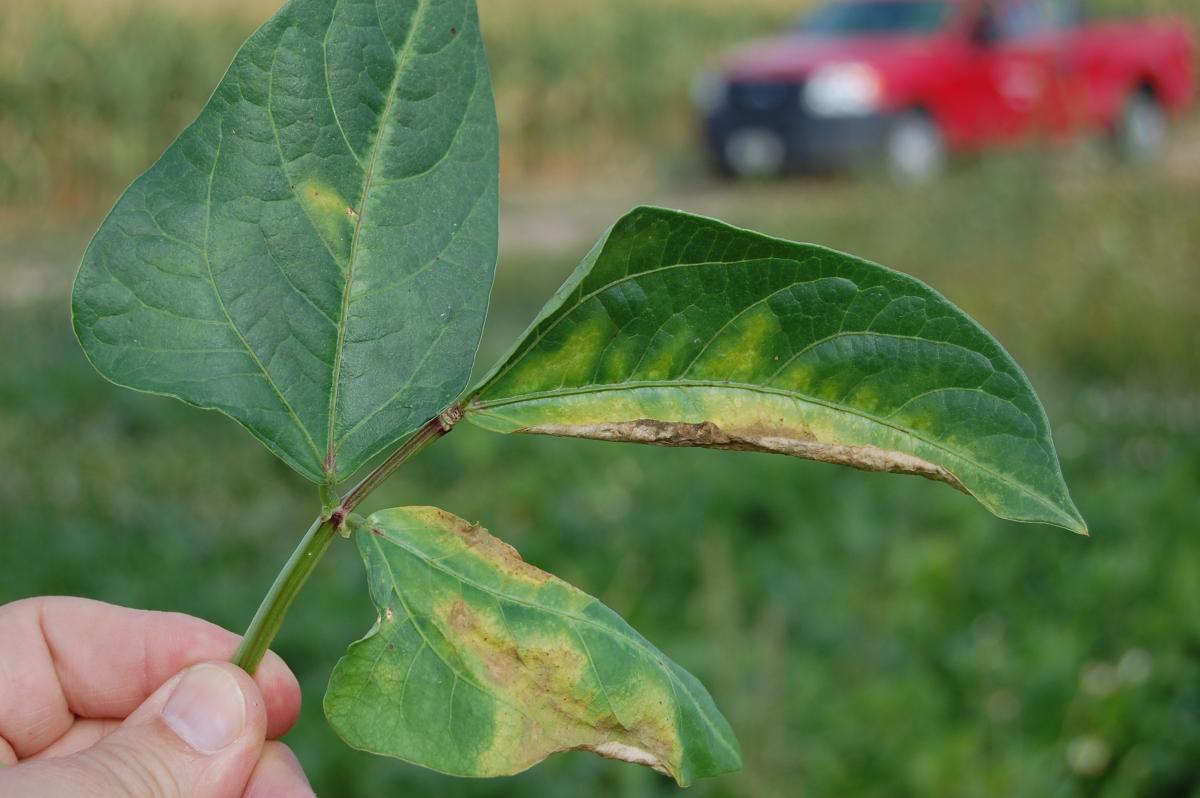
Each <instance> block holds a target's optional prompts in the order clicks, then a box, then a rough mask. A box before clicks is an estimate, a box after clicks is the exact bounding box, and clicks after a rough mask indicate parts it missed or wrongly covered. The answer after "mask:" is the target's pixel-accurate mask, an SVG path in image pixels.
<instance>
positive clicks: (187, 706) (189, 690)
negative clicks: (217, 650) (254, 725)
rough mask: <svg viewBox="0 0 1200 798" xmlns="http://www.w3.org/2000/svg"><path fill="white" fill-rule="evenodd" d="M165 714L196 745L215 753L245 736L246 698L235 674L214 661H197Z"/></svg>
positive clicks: (165, 710)
mask: <svg viewBox="0 0 1200 798" xmlns="http://www.w3.org/2000/svg"><path fill="white" fill-rule="evenodd" d="M162 718H163V722H165V723H166V724H167V726H169V727H170V728H171V731H173V732H175V733H176V734H177V735H179V738H180V739H181V740H183V741H184V742H185V743H187V744H188V745H190V746H191V747H192V748H194V749H196V750H197V751H200V752H201V753H205V754H215V753H216V752H217V751H220V750H222V749H224V748H228V747H229V746H230V745H233V743H234V742H235V741H236V740H237V739H238V738H239V737H241V736H242V731H243V730H244V729H245V727H246V700H245V699H244V698H243V697H242V689H241V688H240V687H239V686H238V683H237V679H235V678H233V676H231V675H230V674H228V673H226V672H225V671H223V670H221V669H220V668H218V667H215V666H213V665H197V666H196V667H194V668H192V669H191V670H190V671H188V672H187V673H185V674H184V675H183V678H182V679H181V680H180V681H179V684H178V685H177V686H176V687H175V692H173V693H171V697H170V699H168V700H167V705H166V706H164V707H163V710H162Z"/></svg>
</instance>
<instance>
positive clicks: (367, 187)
mask: <svg viewBox="0 0 1200 798" xmlns="http://www.w3.org/2000/svg"><path fill="white" fill-rule="evenodd" d="M417 3H418V5H417V11H416V13H415V14H414V15H413V20H412V24H411V26H410V27H409V30H408V35H407V36H406V37H405V40H404V46H403V47H402V48H401V51H400V52H399V53H397V54H396V67H395V74H394V75H393V76H392V85H391V87H390V88H389V89H388V96H387V99H386V101H385V102H384V105H383V110H382V111H381V112H380V115H379V119H380V122H379V130H378V131H377V132H376V135H375V141H374V143H373V144H372V145H371V157H370V166H369V168H368V169H367V171H366V174H365V175H364V178H363V190H362V195H361V196H360V197H359V201H358V220H357V222H356V223H355V226H354V238H353V240H352V242H351V244H350V258H349V260H348V262H347V264H346V281H345V283H344V285H343V288H342V308H341V313H340V315H339V317H338V340H337V346H336V348H335V350H334V356H333V380H332V382H331V383H330V390H329V427H328V430H327V437H326V451H325V458H324V470H325V477H326V479H331V478H333V477H334V475H335V474H336V473H337V451H338V449H337V445H336V442H335V439H334V434H335V432H336V429H337V405H338V393H339V388H340V382H341V372H342V362H343V360H344V352H345V347H346V332H347V327H348V325H347V324H346V317H347V315H348V314H349V312H350V304H351V301H352V296H353V293H354V272H355V267H356V266H357V262H358V245H359V240H360V238H361V236H362V229H363V223H364V222H365V221H366V218H367V211H368V207H367V202H368V200H369V198H370V195H371V188H372V184H373V182H374V179H375V170H376V169H377V168H378V165H379V156H380V154H381V153H382V151H383V142H384V139H385V138H386V133H387V130H388V125H389V122H390V118H391V115H392V109H393V107H394V105H395V102H396V92H397V91H398V90H399V88H400V80H401V78H402V77H403V76H404V72H405V68H406V67H407V65H408V59H409V56H411V54H412V48H413V45H414V43H415V41H416V37H417V31H419V30H420V29H421V27H422V26H423V25H424V24H425V12H426V10H427V9H428V8H429V3H428V0H417ZM335 10H336V7H335ZM376 19H377V21H379V23H380V29H381V30H382V20H380V19H379V17H378V7H377V8H376ZM330 24H331V25H332V21H331V23H330ZM327 85H328V84H327ZM331 108H332V104H331ZM333 113H334V115H335V116H336V114H337V109H336V108H333ZM339 126H340V125H339ZM351 153H352V154H354V151H353V148H351Z"/></svg>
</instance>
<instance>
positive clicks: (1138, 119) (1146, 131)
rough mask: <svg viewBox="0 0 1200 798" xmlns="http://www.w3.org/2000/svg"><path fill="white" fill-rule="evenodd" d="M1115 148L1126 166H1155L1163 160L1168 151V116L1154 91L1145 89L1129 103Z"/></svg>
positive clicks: (1115, 137)
mask: <svg viewBox="0 0 1200 798" xmlns="http://www.w3.org/2000/svg"><path fill="white" fill-rule="evenodd" d="M1113 144H1114V145H1115V146H1116V150H1117V155H1118V156H1119V157H1120V158H1121V160H1123V161H1125V162H1126V163H1131V164H1148V163H1155V162H1157V161H1159V160H1160V159H1161V158H1162V157H1163V153H1164V152H1166V149H1167V114H1166V111H1165V110H1164V109H1163V107H1162V104H1161V103H1160V102H1159V101H1158V98H1157V97H1155V96H1154V92H1153V91H1151V90H1150V89H1148V88H1141V89H1139V90H1138V91H1136V92H1134V93H1133V94H1131V95H1130V96H1129V99H1127V100H1126V101H1125V107H1124V108H1122V109H1121V116H1120V118H1119V119H1118V120H1117V124H1116V127H1115V129H1114V130H1113Z"/></svg>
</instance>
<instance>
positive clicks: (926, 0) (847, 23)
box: [796, 0, 947, 38]
mask: <svg viewBox="0 0 1200 798" xmlns="http://www.w3.org/2000/svg"><path fill="white" fill-rule="evenodd" d="M946 12H947V5H946V2H945V0H851V1H850V2H845V1H843V2H839V3H832V4H830V5H827V6H825V7H823V8H821V9H819V10H817V11H816V12H814V13H812V14H809V15H807V16H805V17H802V18H801V20H800V22H799V23H798V24H797V25H796V30H797V31H798V32H800V33H804V34H806V35H809V36H824V37H831V38H837V37H857V36H904V35H908V36H912V35H921V34H928V33H934V32H935V31H937V30H939V29H940V28H941V27H942V24H943V23H944V22H945V20H946V17H947V13H946Z"/></svg>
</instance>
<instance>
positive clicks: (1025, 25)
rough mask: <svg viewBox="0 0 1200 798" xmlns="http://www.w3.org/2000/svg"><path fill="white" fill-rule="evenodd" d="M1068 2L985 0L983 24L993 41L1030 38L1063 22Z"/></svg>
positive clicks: (982, 13) (1055, 27)
mask: <svg viewBox="0 0 1200 798" xmlns="http://www.w3.org/2000/svg"><path fill="white" fill-rule="evenodd" d="M1068 5H1070V3H1067V2H1056V0H987V2H985V3H984V4H983V7H982V9H981V18H982V20H983V25H982V27H983V28H984V29H985V30H986V31H987V35H988V36H989V38H991V39H992V40H994V41H1015V40H1020V39H1029V38H1032V37H1034V36H1038V35H1041V34H1044V33H1046V32H1048V31H1051V30H1057V29H1058V28H1059V27H1060V26H1062V25H1063V24H1065V23H1066V21H1067V18H1068V16H1069V11H1068V10H1067V6H1068Z"/></svg>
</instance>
